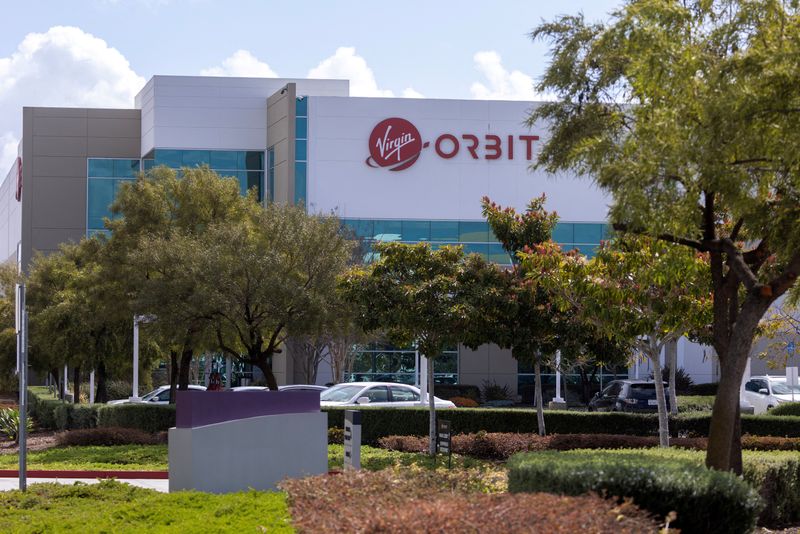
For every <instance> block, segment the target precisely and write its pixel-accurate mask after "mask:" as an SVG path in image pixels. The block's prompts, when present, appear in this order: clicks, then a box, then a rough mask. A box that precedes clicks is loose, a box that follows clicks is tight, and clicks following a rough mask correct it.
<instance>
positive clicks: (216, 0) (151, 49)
mask: <svg viewBox="0 0 800 534" xmlns="http://www.w3.org/2000/svg"><path fill="white" fill-rule="evenodd" d="M620 2H621V0H560V1H559V2H553V1H548V2H545V1H539V0H528V1H522V0H495V1H491V0H483V1H474V0H462V1H451V0H427V1H416V0H405V1H403V2H392V1H387V0H383V1H379V0H373V1H346V0H336V1H334V0H328V1H324V0H295V1H293V2H292V1H289V2H287V1H283V2H273V1H268V0H25V1H14V2H12V1H10V0H8V1H7V4H6V6H5V9H4V12H5V13H4V15H5V16H4V25H3V31H2V32H0V169H2V170H6V169H9V168H10V166H11V164H12V162H13V160H14V158H15V157H16V154H17V144H18V142H19V138H20V135H21V130H22V106H77V107H81V106H85V107H121V108H131V107H133V98H134V96H135V95H136V93H137V92H138V91H139V89H141V87H142V86H143V85H144V83H145V82H146V81H147V79H149V78H150V77H151V76H153V75H154V74H180V75H209V76H270V77H275V76H279V77H286V78H305V77H311V78H344V79H349V80H350V94H351V95H353V96H379V97H392V96H394V97H408V98H415V97H416V98H419V97H427V98H481V99H504V100H533V99H535V98H536V92H535V91H534V83H535V81H536V79H537V78H538V77H539V76H540V75H541V74H542V72H543V71H544V69H545V67H546V65H547V61H548V59H547V45H546V44H545V43H541V42H538V43H534V42H532V41H531V39H530V37H529V34H530V31H531V30H532V29H533V28H534V27H535V26H536V25H537V24H539V23H541V22H542V21H546V20H552V19H553V18H555V17H556V16H558V15H562V14H578V13H583V14H584V16H585V17H586V18H587V19H589V20H603V19H606V18H607V17H608V14H609V13H610V12H612V11H613V10H614V9H615V8H616V7H617V6H618V5H619V4H620ZM0 174H1V173H0Z"/></svg>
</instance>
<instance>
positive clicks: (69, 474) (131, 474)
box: [0, 469, 169, 480]
mask: <svg viewBox="0 0 800 534" xmlns="http://www.w3.org/2000/svg"><path fill="white" fill-rule="evenodd" d="M27 476H28V478H117V479H120V480H125V479H141V480H168V479H169V472H168V471H67V470H63V471H57V470H52V471H51V470H44V469H29V470H28V472H27ZM17 477H19V472H18V471H17V470H16V469H13V470H12V469H0V478H17Z"/></svg>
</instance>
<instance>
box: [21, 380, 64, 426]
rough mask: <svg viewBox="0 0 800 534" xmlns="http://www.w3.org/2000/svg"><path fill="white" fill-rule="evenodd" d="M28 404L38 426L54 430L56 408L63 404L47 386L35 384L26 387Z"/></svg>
mask: <svg viewBox="0 0 800 534" xmlns="http://www.w3.org/2000/svg"><path fill="white" fill-rule="evenodd" d="M28 404H29V412H28V413H30V415H31V417H32V418H33V419H34V420H35V421H36V424H37V425H38V426H39V428H43V429H46V430H55V429H57V428H58V425H57V422H56V409H58V407H59V406H62V405H63V404H64V402H63V401H61V400H60V399H58V398H56V397H55V396H54V395H53V394H52V393H50V391H49V390H48V388H46V387H44V386H35V387H31V388H28Z"/></svg>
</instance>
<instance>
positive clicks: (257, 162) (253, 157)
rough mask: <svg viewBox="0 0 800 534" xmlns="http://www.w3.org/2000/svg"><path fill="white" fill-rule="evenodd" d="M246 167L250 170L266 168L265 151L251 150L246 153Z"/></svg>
mask: <svg viewBox="0 0 800 534" xmlns="http://www.w3.org/2000/svg"><path fill="white" fill-rule="evenodd" d="M244 163H245V164H244V168H245V169H247V170H248V171H263V170H264V153H263V152H255V151H249V152H246V153H245V162H244Z"/></svg>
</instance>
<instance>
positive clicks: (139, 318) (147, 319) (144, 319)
mask: <svg viewBox="0 0 800 534" xmlns="http://www.w3.org/2000/svg"><path fill="white" fill-rule="evenodd" d="M155 320H156V316H155V315H134V316H133V388H132V389H133V395H132V396H131V400H133V401H138V400H140V398H139V324H140V323H142V324H147V323H152V322H153V321H155Z"/></svg>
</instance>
